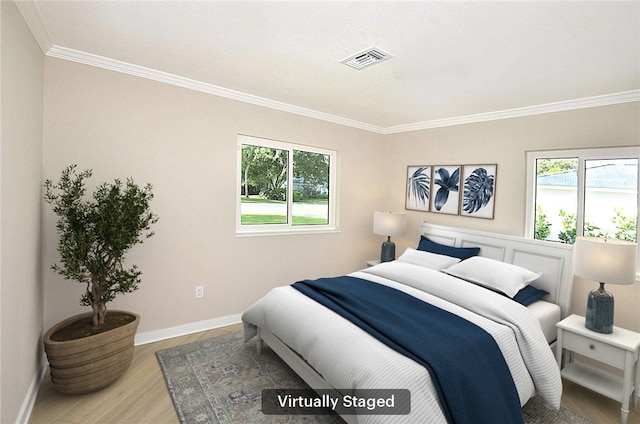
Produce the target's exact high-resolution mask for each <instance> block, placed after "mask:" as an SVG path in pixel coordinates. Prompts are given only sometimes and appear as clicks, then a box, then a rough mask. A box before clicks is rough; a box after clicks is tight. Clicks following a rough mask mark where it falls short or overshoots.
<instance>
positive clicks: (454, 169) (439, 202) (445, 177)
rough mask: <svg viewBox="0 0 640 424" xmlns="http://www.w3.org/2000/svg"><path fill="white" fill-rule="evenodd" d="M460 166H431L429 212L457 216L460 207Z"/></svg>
mask: <svg viewBox="0 0 640 424" xmlns="http://www.w3.org/2000/svg"><path fill="white" fill-rule="evenodd" d="M460 168H461V167H460V166H459V165H443V166H435V165H434V166H433V190H432V191H435V193H434V194H433V195H432V196H431V212H436V213H447V214H451V215H458V211H459V206H460Z"/></svg>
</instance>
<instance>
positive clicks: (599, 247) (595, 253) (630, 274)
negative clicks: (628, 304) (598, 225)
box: [573, 237, 638, 284]
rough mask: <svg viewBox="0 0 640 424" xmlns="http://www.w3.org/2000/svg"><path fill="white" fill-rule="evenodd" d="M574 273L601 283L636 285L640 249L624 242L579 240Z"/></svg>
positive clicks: (575, 254) (574, 260) (576, 244)
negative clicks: (638, 250) (639, 251)
mask: <svg viewBox="0 0 640 424" xmlns="http://www.w3.org/2000/svg"><path fill="white" fill-rule="evenodd" d="M573 249H574V250H573V273H574V274H575V275H577V276H578V277H582V278H586V279H587V280H593V281H598V282H601V283H613V284H633V283H634V282H635V279H636V260H637V259H636V255H637V249H638V245H637V244H636V243H631V242H628V241H623V240H616V239H610V238H608V239H605V238H595V237H577V238H576V242H575V244H574V245H573Z"/></svg>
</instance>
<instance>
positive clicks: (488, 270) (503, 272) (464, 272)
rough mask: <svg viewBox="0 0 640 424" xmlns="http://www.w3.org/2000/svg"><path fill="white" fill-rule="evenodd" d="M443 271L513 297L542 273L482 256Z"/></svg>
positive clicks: (466, 260)
mask: <svg viewBox="0 0 640 424" xmlns="http://www.w3.org/2000/svg"><path fill="white" fill-rule="evenodd" d="M442 271H443V272H446V273H447V274H449V275H453V276H454V277H458V278H462V279H463V280H467V281H471V282H472V283H476V284H480V285H481V286H485V287H488V288H490V289H493V290H497V291H500V292H502V293H504V294H506V295H507V296H509V297H511V298H512V297H513V296H515V295H516V294H517V293H518V292H519V291H520V290H522V289H523V288H524V287H525V286H526V285H527V284H529V283H530V282H531V281H533V280H535V279H536V278H538V277H540V275H542V274H541V273H539V272H533V271H529V270H528V269H525V268H522V267H519V266H517V265H512V264H509V263H506V262H500V261H496V260H494V259H489V258H485V257H482V256H473V257H471V258H469V259H465V260H464V261H462V262H460V263H458V264H456V265H453V266H451V267H449V268H447V269H443V270H442Z"/></svg>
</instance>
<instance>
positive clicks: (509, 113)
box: [15, 1, 640, 134]
mask: <svg viewBox="0 0 640 424" xmlns="http://www.w3.org/2000/svg"><path fill="white" fill-rule="evenodd" d="M15 4H16V6H17V8H18V10H19V11H20V13H21V14H22V16H23V18H24V20H25V22H26V23H27V26H28V27H29V29H30V30H31V32H32V33H33V35H34V38H35V39H36V41H37V42H38V44H39V46H40V48H41V49H42V51H43V52H44V54H45V55H47V56H50V57H55V58H59V59H64V60H69V61H73V62H77V63H82V64H85V65H90V66H96V67H99V68H103V69H108V70H112V71H116V72H121V73H125V74H129V75H134V76H138V77H141V78H147V79H150V80H154V81H159V82H163V83H166V84H171V85H175V86H178V87H183V88H187V89H190V90H195V91H200V92H203V93H208V94H212V95H215V96H220V97H225V98H228V99H233V100H237V101H241V102H245V103H250V104H254V105H257V106H263V107H267V108H271V109H275V110H279V111H283V112H288V113H293V114H297V115H302V116H306V117H309V118H314V119H319V120H322V121H327V122H332V123H334V124H338V125H344V126H348V127H352V128H358V129H361V130H365V131H370V132H374V133H378V134H395V133H403V132H409V131H419V130H426V129H431V128H441V127H449V126H454V125H464V124H472V123H478V122H487V121H496V120H500V119H510V118H519V117H524V116H532V115H540V114H544V113H554V112H563V111H569V110H576V109H584V108H591V107H598V106H608V105H613V104H618V103H629V102H637V101H640V89H639V90H631V91H624V92H620V93H612V94H605V95H602V96H594V97H585V98H582V99H574V100H567V101H561V102H555V103H546V104H542V105H534V106H527V107H522V108H515V109H507V110H500V111H495V112H487V113H479V114H475V115H466V116H458V117H453V118H445V119H435V120H430V121H423V122H416V123H412V124H405V125H395V126H391V127H381V126H378V125H373V124H368V123H365V122H361V121H356V120H354V119H348V118H344V117H341V116H336V115H331V114H328V113H324V112H319V111H315V110H311V109H307V108H303V107H299V106H294V105H290V104H287V103H283V102H279V101H276V100H271V99H267V98H264V97H258V96H254V95H251V94H246V93H242V92H239V91H235V90H229V89H227V88H223V87H218V86H215V85H213V84H208V83H204V82H201V81H196V80H193V79H189V78H184V77H181V76H178V75H174V74H169V73H166V72H162V71H157V70H154V69H150V68H145V67H143V66H138V65H134V64H131V63H127V62H122V61H118V60H114V59H110V58H107V57H104V56H98V55H94V54H91V53H86V52H82V51H79V50H74V49H70V48H67V47H62V46H58V45H55V44H53V42H52V40H51V36H50V35H49V32H48V31H47V29H46V27H45V25H44V24H43V22H42V17H41V15H40V11H39V10H38V6H37V5H36V4H35V3H34V2H30V1H16V2H15Z"/></svg>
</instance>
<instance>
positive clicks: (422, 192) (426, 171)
mask: <svg viewBox="0 0 640 424" xmlns="http://www.w3.org/2000/svg"><path fill="white" fill-rule="evenodd" d="M430 197H431V166H428V165H425V166H408V167H407V197H406V199H405V208H406V209H412V210H416V211H428V210H429V199H430Z"/></svg>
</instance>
